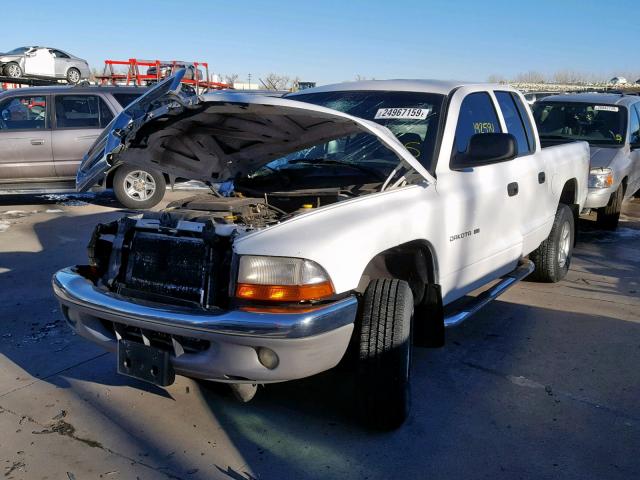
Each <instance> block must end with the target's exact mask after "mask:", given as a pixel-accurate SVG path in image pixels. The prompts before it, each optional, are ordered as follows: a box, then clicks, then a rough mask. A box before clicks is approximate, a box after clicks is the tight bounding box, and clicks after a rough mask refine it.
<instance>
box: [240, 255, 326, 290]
mask: <svg viewBox="0 0 640 480" xmlns="http://www.w3.org/2000/svg"><path fill="white" fill-rule="evenodd" d="M334 293H335V292H334V290H333V285H332V284H331V280H330V279H329V275H328V274H327V272H325V271H324V269H323V268H322V267H321V266H320V265H318V264H317V263H315V262H313V261H311V260H305V259H303V258H287V257H263V256H256V255H243V256H241V257H240V264H239V266H238V283H237V286H236V297H238V298H243V299H246V300H275V301H281V302H300V301H304V300H318V299H321V298H325V297H328V296H331V295H333V294H334Z"/></svg>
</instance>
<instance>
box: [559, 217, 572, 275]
mask: <svg viewBox="0 0 640 480" xmlns="http://www.w3.org/2000/svg"><path fill="white" fill-rule="evenodd" d="M570 251H571V225H569V222H564V223H563V224H562V230H561V231H560V241H559V242H558V265H559V266H560V268H564V266H565V265H566V264H567V262H568V261H569V253H570Z"/></svg>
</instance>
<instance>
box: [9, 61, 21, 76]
mask: <svg viewBox="0 0 640 480" xmlns="http://www.w3.org/2000/svg"><path fill="white" fill-rule="evenodd" d="M23 73H24V72H23V71H22V68H21V67H20V65H18V64H17V63H15V62H10V63H7V64H6V65H5V66H4V74H5V75H6V76H7V77H11V78H20V77H22V74H23Z"/></svg>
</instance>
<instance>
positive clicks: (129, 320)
mask: <svg viewBox="0 0 640 480" xmlns="http://www.w3.org/2000/svg"><path fill="white" fill-rule="evenodd" d="M52 283H53V290H54V293H55V295H56V297H57V298H58V300H59V301H60V303H61V305H62V312H63V314H64V315H65V317H66V319H67V322H68V323H69V325H70V326H71V328H73V329H74V330H75V331H76V332H77V333H78V334H79V335H82V336H84V337H86V338H88V339H89V340H91V341H93V342H95V343H98V344H100V345H102V346H103V347H105V348H107V349H109V350H112V351H114V350H115V349H116V346H117V339H116V336H115V334H114V333H113V331H109V330H108V329H107V327H105V321H107V322H114V323H116V324H119V325H124V326H129V327H137V328H139V329H140V330H141V331H153V332H161V333H163V334H167V335H171V336H172V338H173V336H179V337H187V338H192V339H198V340H206V341H208V342H210V347H209V348H207V349H206V350H204V351H200V352H195V353H178V352H174V354H173V355H172V357H171V361H172V363H173V365H174V367H175V369H176V372H177V373H180V374H183V375H187V376H193V377H198V378H205V379H210V380H218V381H228V382H231V381H233V382H238V383H242V382H260V383H267V382H278V381H285V380H291V379H294V378H303V377H306V376H310V375H313V374H315V373H319V372H322V371H324V370H328V369H329V368H332V367H333V366H335V365H337V363H338V362H339V361H340V359H341V358H342V356H343V355H344V353H345V351H346V349H347V346H348V344H349V340H350V338H351V333H352V331H353V322H354V321H355V317H356V312H357V307H358V301H357V299H356V298H355V297H348V298H345V299H343V300H339V301H336V302H334V303H331V304H328V305H323V306H320V307H319V308H317V309H314V310H311V311H307V312H304V313H262V312H246V311H240V310H232V311H220V312H215V311H213V312H210V311H205V310H195V309H191V308H185V307H174V306H167V305H158V304H152V303H144V302H142V301H139V300H136V302H135V303H134V302H132V301H131V300H129V299H127V298H126V297H122V296H119V295H117V294H114V293H111V292H107V291H103V290H101V289H99V288H97V287H96V286H95V285H94V284H93V283H92V282H91V281H89V280H87V279H86V278H84V277H83V276H81V275H80V274H79V273H78V272H77V271H76V270H75V269H73V268H65V269H62V270H60V271H58V272H57V273H56V274H54V276H53V280H52ZM259 347H266V348H270V349H272V350H274V351H275V352H276V354H278V357H279V359H280V363H279V365H278V367H276V368H275V369H268V368H266V367H264V366H263V365H262V364H261V363H260V362H259V361H258V356H257V349H258V348H259Z"/></svg>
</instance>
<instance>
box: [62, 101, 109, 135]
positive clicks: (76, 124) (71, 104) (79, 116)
mask: <svg viewBox="0 0 640 480" xmlns="http://www.w3.org/2000/svg"><path fill="white" fill-rule="evenodd" d="M55 107H56V127H57V128H104V127H106V126H107V124H108V123H109V122H110V121H111V120H112V119H113V114H112V113H111V110H109V107H107V105H106V103H105V102H104V100H103V99H102V98H100V97H99V96H97V95H58V96H56V100H55Z"/></svg>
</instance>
